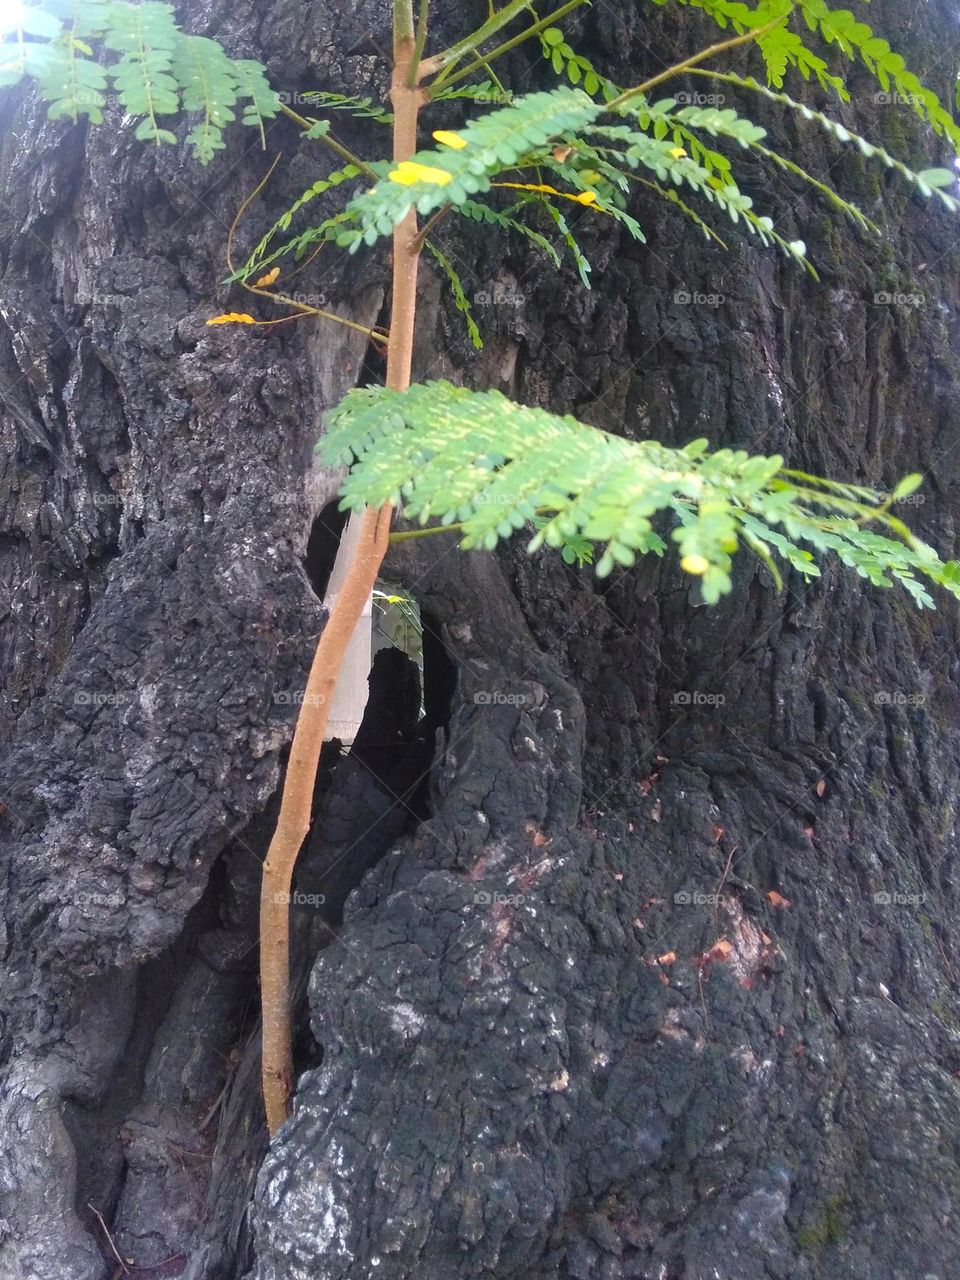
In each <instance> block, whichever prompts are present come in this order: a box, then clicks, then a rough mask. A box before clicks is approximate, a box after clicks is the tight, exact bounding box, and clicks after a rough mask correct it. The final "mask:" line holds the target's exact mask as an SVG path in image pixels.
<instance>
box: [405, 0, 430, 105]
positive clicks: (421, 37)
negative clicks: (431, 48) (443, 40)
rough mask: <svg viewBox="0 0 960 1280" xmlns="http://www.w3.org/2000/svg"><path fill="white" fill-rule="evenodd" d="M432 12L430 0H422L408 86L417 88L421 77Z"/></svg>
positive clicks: (408, 74) (408, 75)
mask: <svg viewBox="0 0 960 1280" xmlns="http://www.w3.org/2000/svg"><path fill="white" fill-rule="evenodd" d="M429 13H430V0H420V13H419V15H418V17H417V34H416V38H415V40H414V45H413V57H412V58H411V59H410V70H409V71H408V72H407V88H408V89H415V88H416V87H417V81H418V80H419V78H420V59H421V58H422V57H423V50H424V46H425V45H426V43H427V19H428V16H429Z"/></svg>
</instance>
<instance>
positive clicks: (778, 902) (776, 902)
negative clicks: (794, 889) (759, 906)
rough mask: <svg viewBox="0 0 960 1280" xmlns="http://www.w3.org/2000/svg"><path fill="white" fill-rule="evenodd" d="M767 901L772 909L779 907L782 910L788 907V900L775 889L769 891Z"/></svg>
mask: <svg viewBox="0 0 960 1280" xmlns="http://www.w3.org/2000/svg"><path fill="white" fill-rule="evenodd" d="M767 901H768V902H769V903H770V905H771V906H772V907H780V908H781V909H783V910H786V908H787V907H789V905H790V899H789V898H785V897H784V896H783V894H782V893H777V891H776V889H771V890H770V891H769V892H768V893H767Z"/></svg>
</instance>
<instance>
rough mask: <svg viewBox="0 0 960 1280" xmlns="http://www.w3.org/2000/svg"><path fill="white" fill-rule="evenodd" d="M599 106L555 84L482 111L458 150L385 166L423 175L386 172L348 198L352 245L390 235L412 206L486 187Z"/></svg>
mask: <svg viewBox="0 0 960 1280" xmlns="http://www.w3.org/2000/svg"><path fill="white" fill-rule="evenodd" d="M601 110H602V107H600V106H598V105H597V104H596V103H595V102H593V100H592V99H591V98H589V97H587V95H586V94H585V93H583V92H582V90H579V89H555V90H553V91H552V92H550V93H532V94H529V95H528V96H526V97H524V98H519V99H517V100H516V102H515V103H514V104H513V105H512V106H509V107H501V108H500V109H499V110H498V111H494V112H491V113H489V114H488V115H485V116H481V117H480V118H479V119H477V120H475V121H473V122H472V123H471V124H469V125H468V126H467V127H466V128H464V129H461V130H460V131H459V132H460V137H461V139H462V140H463V142H464V144H465V146H464V147H463V149H462V150H453V149H446V150H444V151H423V152H419V153H418V154H417V155H416V156H414V157H413V159H412V160H411V161H407V162H406V163H405V165H404V166H401V167H398V170H392V169H391V170H389V172H390V173H399V174H400V175H401V177H406V176H407V175H415V174H416V173H417V172H418V171H419V172H421V173H422V174H423V177H422V178H421V179H419V180H415V181H399V180H396V179H393V178H391V177H390V176H389V173H388V174H385V175H384V180H383V181H381V182H379V183H377V185H376V186H375V187H374V188H373V189H372V190H370V191H367V192H365V193H364V194H363V195H360V196H357V197H356V198H355V199H354V200H353V201H352V202H351V206H350V208H351V210H352V211H353V212H354V213H355V214H356V215H357V217H358V220H359V222H360V226H361V228H362V236H361V237H358V238H357V239H356V240H355V241H354V243H353V244H352V245H351V248H357V247H358V246H359V243H360V239H361V238H362V239H363V240H364V241H366V243H367V244H373V243H374V242H375V241H376V240H377V239H378V238H379V237H380V236H385V235H390V234H391V232H392V231H393V228H394V227H395V226H396V224H397V223H398V222H400V221H402V219H403V218H404V217H405V216H406V214H407V213H408V212H409V210H410V209H413V208H416V209H417V210H418V211H419V212H420V213H421V214H430V213H432V212H434V210H436V209H439V208H440V207H441V206H442V205H444V204H454V205H459V204H462V203H463V201H464V200H467V199H469V198H470V197H471V196H475V195H477V194H479V193H481V192H484V191H488V190H489V189H490V183H491V180H492V178H493V176H494V175H496V174H497V173H500V172H501V171H502V170H504V169H509V168H512V167H514V166H515V165H517V163H518V162H519V161H520V160H522V159H523V158H524V157H525V156H527V155H528V154H529V153H530V152H532V151H535V150H537V149H539V148H542V147H543V146H544V145H545V144H546V143H548V142H549V141H550V140H551V139H552V138H555V137H557V135H558V134H561V133H563V132H564V131H565V130H568V129H569V130H576V129H580V128H583V126H584V125H586V124H587V123H589V121H591V120H593V119H594V118H595V117H596V116H597V115H598V114H599V112H600V111H601Z"/></svg>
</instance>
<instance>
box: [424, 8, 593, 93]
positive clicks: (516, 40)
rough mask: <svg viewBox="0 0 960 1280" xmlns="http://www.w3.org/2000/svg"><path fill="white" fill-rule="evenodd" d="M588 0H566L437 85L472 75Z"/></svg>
mask: <svg viewBox="0 0 960 1280" xmlns="http://www.w3.org/2000/svg"><path fill="white" fill-rule="evenodd" d="M588 3H589V0H567V3H566V4H565V5H563V6H562V7H561V8H559V9H557V11H556V12H555V13H551V14H550V15H549V16H548V17H546V18H541V19H540V21H539V22H535V23H534V25H533V26H532V27H528V28H527V29H526V31H521V32H520V34H519V35H517V36H513V38H512V39H510V40H506V41H504V43H503V44H498V45H497V47H496V48H495V49H491V50H490V52H489V53H488V54H485V55H484V56H483V57H482V58H481V57H477V58H475V59H474V61H473V62H471V63H469V65H468V66H466V67H461V69H460V70H459V71H458V72H456V74H455V75H447V76H439V77H438V78H437V81H436V85H437V87H439V86H440V85H441V84H442V85H443V86H444V87H446V86H448V85H451V84H456V83H457V81H458V80H464V79H466V77H467V76H471V75H473V73H474V72H475V71H480V70H481V69H482V68H483V67H485V66H486V65H487V63H489V62H493V61H494V60H495V59H496V58H500V57H502V56H503V55H504V54H505V53H509V52H510V51H511V49H515V48H516V47H517V45H519V44H523V43H524V41H525V40H529V39H530V38H531V37H532V36H538V35H539V34H540V32H541V31H545V30H546V29H547V27H551V26H553V24H554V23H555V22H559V21H560V19H561V18H565V17H566V16H567V14H568V13H572V12H573V10H574V9H579V8H581V7H582V6H583V5H585V4H588Z"/></svg>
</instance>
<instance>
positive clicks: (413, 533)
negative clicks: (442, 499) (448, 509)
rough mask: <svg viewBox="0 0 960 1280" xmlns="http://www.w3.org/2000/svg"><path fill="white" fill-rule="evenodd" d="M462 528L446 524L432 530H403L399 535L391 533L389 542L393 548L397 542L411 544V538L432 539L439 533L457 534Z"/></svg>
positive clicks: (457, 525)
mask: <svg viewBox="0 0 960 1280" xmlns="http://www.w3.org/2000/svg"><path fill="white" fill-rule="evenodd" d="M462 528H463V525H462V524H444V525H436V526H435V527H433V528H431V529H403V530H402V531H401V532H399V533H391V535H390V538H389V541H390V545H391V546H393V544H394V543H395V542H409V541H410V539H411V538H431V537H433V535H434V534H437V533H455V532H456V531H457V530H458V529H462Z"/></svg>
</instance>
